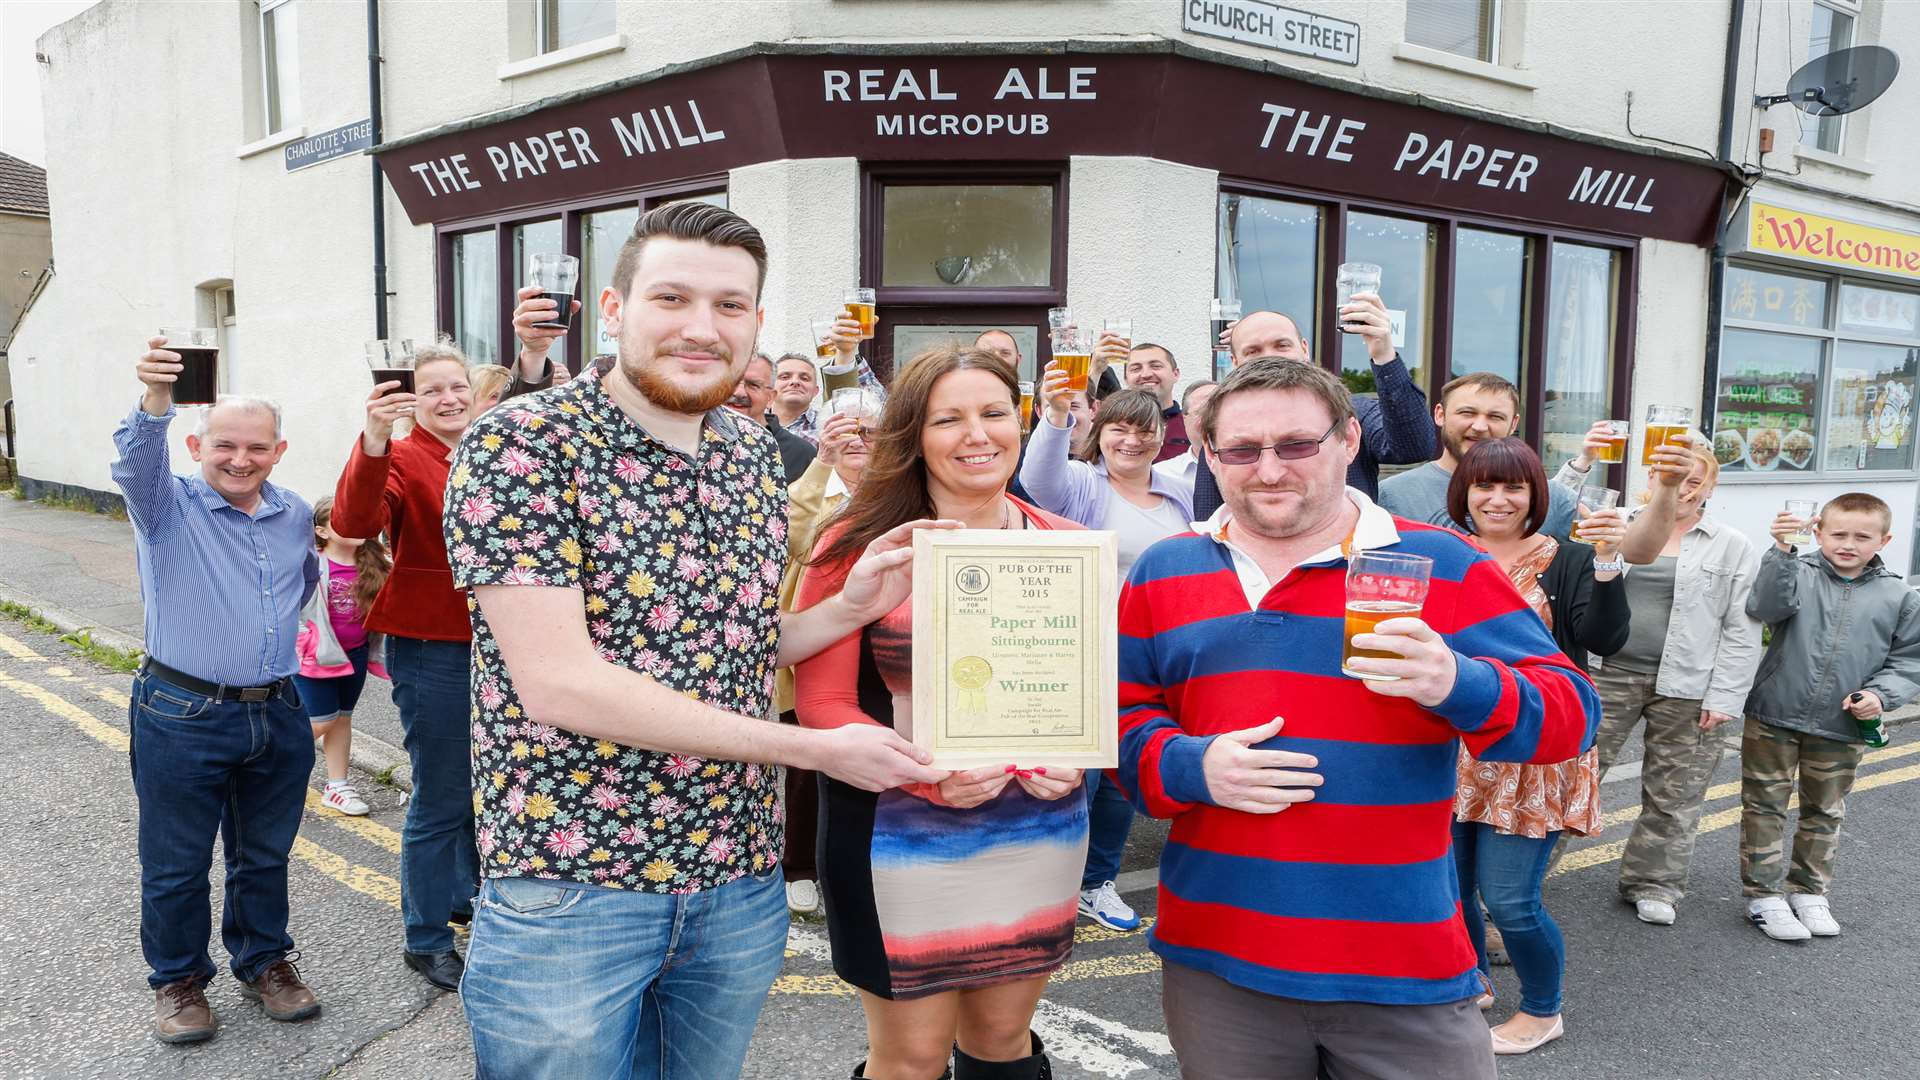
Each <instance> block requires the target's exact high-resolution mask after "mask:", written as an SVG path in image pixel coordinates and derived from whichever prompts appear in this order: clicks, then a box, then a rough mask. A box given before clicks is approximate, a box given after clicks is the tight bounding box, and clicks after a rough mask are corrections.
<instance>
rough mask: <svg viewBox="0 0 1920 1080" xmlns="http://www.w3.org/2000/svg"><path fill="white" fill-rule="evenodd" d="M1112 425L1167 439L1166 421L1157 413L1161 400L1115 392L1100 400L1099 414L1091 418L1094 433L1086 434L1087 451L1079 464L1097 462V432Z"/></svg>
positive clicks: (1137, 393) (1137, 392)
mask: <svg viewBox="0 0 1920 1080" xmlns="http://www.w3.org/2000/svg"><path fill="white" fill-rule="evenodd" d="M1113 424H1131V425H1132V426H1134V427H1137V428H1145V429H1147V430H1148V431H1158V432H1159V433H1160V435H1161V437H1162V438H1165V437H1166V432H1167V421H1166V418H1165V417H1164V416H1162V415H1161V413H1160V399H1159V398H1157V397H1154V396H1153V395H1152V394H1149V393H1147V392H1146V391H1145V390H1117V391H1115V392H1113V393H1111V394H1108V395H1107V396H1106V397H1104V398H1102V399H1100V411H1099V412H1097V413H1094V414H1093V430H1092V431H1089V432H1087V442H1086V448H1085V449H1083V450H1081V451H1080V460H1082V461H1099V460H1100V432H1101V431H1102V430H1104V429H1105V428H1107V427H1109V426H1111V425H1113Z"/></svg>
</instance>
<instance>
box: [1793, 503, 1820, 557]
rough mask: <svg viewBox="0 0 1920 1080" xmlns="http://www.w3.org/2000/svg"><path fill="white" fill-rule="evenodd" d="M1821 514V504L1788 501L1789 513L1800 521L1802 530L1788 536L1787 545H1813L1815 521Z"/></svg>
mask: <svg viewBox="0 0 1920 1080" xmlns="http://www.w3.org/2000/svg"><path fill="white" fill-rule="evenodd" d="M1819 512H1820V504H1819V503H1817V502H1814V501H1813V500H1812V499H1788V500H1787V513H1789V514H1792V515H1793V516H1794V517H1797V518H1799V519H1800V528H1799V530H1798V531H1796V532H1790V533H1788V534H1787V543H1789V544H1792V545H1794V546H1795V547H1799V546H1800V545H1802V544H1811V543H1813V519H1814V515H1816V514H1818V513H1819Z"/></svg>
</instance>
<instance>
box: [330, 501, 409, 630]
mask: <svg viewBox="0 0 1920 1080" xmlns="http://www.w3.org/2000/svg"><path fill="white" fill-rule="evenodd" d="M332 521H333V496H331V495H322V496H321V497H320V499H319V501H318V502H315V503H314V504H313V546H314V547H315V549H317V550H319V551H322V552H324V551H326V550H327V542H326V541H325V540H322V539H321V538H320V530H321V529H330V528H332V527H333V526H332V524H331V523H332ZM392 569H393V562H392V560H391V559H389V558H388V557H387V543H386V541H384V540H382V539H380V538H379V537H377V536H369V537H367V539H366V540H365V542H363V543H362V544H361V545H360V546H359V548H357V549H355V551H354V553H353V570H354V575H353V608H354V614H355V615H357V616H358V617H360V618H362V619H364V618H366V617H367V612H368V611H369V610H370V609H372V607H373V598H374V597H376V596H378V595H380V587H381V586H382V585H385V584H386V583H387V574H388V573H390V572H391V571H392Z"/></svg>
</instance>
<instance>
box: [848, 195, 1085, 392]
mask: <svg viewBox="0 0 1920 1080" xmlns="http://www.w3.org/2000/svg"><path fill="white" fill-rule="evenodd" d="M1069 172H1070V170H1069V168H1068V165H1067V163H1066V162H1064V161H1061V162H1019V163H1006V164H999V163H992V162H978V163H975V162H865V161H863V162H861V168H860V210H859V214H860V216H859V221H860V281H861V283H869V282H870V283H872V285H873V289H874V304H875V306H876V308H877V309H878V319H877V321H876V324H875V326H874V333H873V342H874V344H873V354H872V355H871V356H870V357H868V361H867V362H868V364H869V365H870V366H871V367H872V368H873V370H874V372H875V374H877V375H879V376H880V377H881V378H883V379H886V378H889V377H890V376H891V373H892V371H893V347H892V344H891V341H892V337H891V334H890V333H889V330H890V329H891V321H890V319H889V316H888V312H889V311H890V310H900V309H917V310H918V311H920V312H922V313H925V312H927V311H928V310H929V309H938V310H942V311H953V312H955V313H956V318H959V316H960V315H961V314H966V312H965V309H984V308H993V309H999V310H997V311H995V312H985V311H979V312H977V313H978V314H980V315H982V316H985V315H989V314H992V315H1003V314H1007V311H1006V309H1018V308H1026V309H1030V310H1031V311H1033V312H1037V313H1038V314H1039V316H1040V317H1039V318H1038V320H1037V323H1038V325H1040V326H1041V327H1043V328H1044V327H1045V326H1046V317H1045V309H1046V308H1050V307H1062V306H1065V304H1066V302H1067V238H1068V230H1067V204H1068V198H1067V194H1068V187H1067V185H1068V183H1069ZM976 184H1004V185H1014V184H1019V185H1028V184H1030V185H1035V186H1048V187H1051V188H1052V189H1053V220H1052V230H1053V237H1052V251H1051V253H1050V265H1049V267H1048V271H1047V278H1048V281H1049V284H1047V285H1045V286H1035V285H1018V286H996V287H992V288H969V287H966V286H959V285H954V286H941V287H936V286H924V285H883V284H881V283H880V274H881V270H882V266H881V263H882V260H883V258H884V253H885V250H886V243H885V238H884V236H882V234H881V230H882V228H883V227H884V224H885V220H884V219H885V216H886V189H887V188H889V187H952V186H967V185H976ZM911 321H913V322H916V323H918V322H925V321H927V318H926V317H916V318H914V319H913V320H911ZM1020 325H1023V326H1025V325H1028V322H1027V321H1026V319H1025V318H1024V317H1023V318H1022V319H1021V321H1020ZM1040 342H1041V344H1040V348H1039V350H1036V351H1038V352H1041V353H1043V355H1042V356H1035V357H1030V358H1028V359H1029V360H1030V361H1031V362H1032V363H1033V364H1034V365H1035V368H1034V370H1035V371H1039V370H1043V369H1044V368H1045V367H1046V365H1047V363H1049V362H1051V360H1052V352H1051V350H1050V349H1049V348H1048V342H1047V336H1046V335H1045V334H1044V333H1043V334H1041V336H1040Z"/></svg>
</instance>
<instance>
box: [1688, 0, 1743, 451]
mask: <svg viewBox="0 0 1920 1080" xmlns="http://www.w3.org/2000/svg"><path fill="white" fill-rule="evenodd" d="M1746 15H1747V2H1746V0H1732V10H1731V11H1730V12H1729V13H1728V15H1727V56H1726V72H1725V74H1724V76H1723V77H1722V79H1721V82H1720V145H1719V158H1720V161H1721V162H1722V163H1723V164H1727V165H1731V164H1733V119H1734V109H1735V108H1736V107H1737V106H1738V103H1739V102H1740V101H1742V100H1745V101H1748V102H1751V101H1752V95H1747V96H1746V97H1745V98H1742V97H1741V96H1740V95H1739V93H1738V90H1737V87H1736V84H1737V83H1738V82H1739V76H1740V37H1741V31H1742V29H1743V27H1744V24H1745V22H1746ZM1743 156H1744V155H1743ZM1725 213H1726V200H1725V199H1724V198H1722V199H1721V209H1720V216H1719V217H1717V218H1716V220H1715V227H1714V232H1713V254H1712V255H1711V256H1710V257H1709V260H1708V263H1707V349H1706V362H1705V364H1704V365H1703V367H1702V370H1701V375H1702V379H1701V385H1700V429H1701V430H1702V431H1706V432H1707V434H1708V436H1709V437H1711V436H1712V432H1711V431H1708V426H1709V425H1710V423H1711V418H1712V416H1713V409H1714V404H1715V402H1716V401H1717V399H1718V398H1719V396H1720V395H1719V392H1718V391H1719V388H1720V297H1721V294H1722V293H1724V292H1725V291H1726V280H1727V225H1728V222H1727V219H1726V217H1725Z"/></svg>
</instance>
